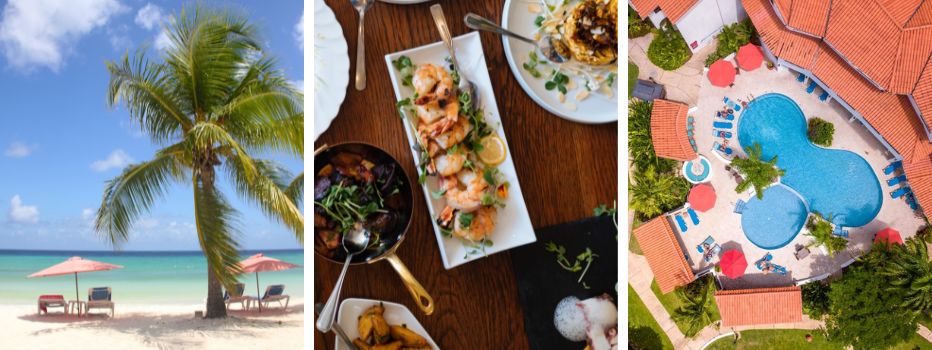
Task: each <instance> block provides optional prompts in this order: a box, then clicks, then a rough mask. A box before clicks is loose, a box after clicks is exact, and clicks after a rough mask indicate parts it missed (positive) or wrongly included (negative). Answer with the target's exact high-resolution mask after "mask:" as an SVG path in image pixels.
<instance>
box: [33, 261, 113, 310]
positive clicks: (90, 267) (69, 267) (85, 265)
mask: <svg viewBox="0 0 932 350" xmlns="http://www.w3.org/2000/svg"><path fill="white" fill-rule="evenodd" d="M122 268H123V266H120V265H113V264H108V263H103V262H100V261H94V260H87V259H82V258H81V257H80V256H73V257H70V258H68V260H65V261H63V262H61V263H58V264H56V265H53V266H51V267H49V268H47V269H45V270H42V271H39V272H36V273H34V274H31V275H29V276H28V277H27V278H34V277H49V276H62V275H70V274H74V298H75V300H81V298H80V297H79V296H78V273H81V272H95V271H108V270H115V269H122Z"/></svg>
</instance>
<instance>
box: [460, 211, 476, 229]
mask: <svg viewBox="0 0 932 350" xmlns="http://www.w3.org/2000/svg"><path fill="white" fill-rule="evenodd" d="M459 218H460V226H462V227H463V228H469V225H472V219H473V214H472V213H460V216H459Z"/></svg>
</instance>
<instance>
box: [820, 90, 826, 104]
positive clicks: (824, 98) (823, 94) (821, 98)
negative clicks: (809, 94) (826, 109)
mask: <svg viewBox="0 0 932 350" xmlns="http://www.w3.org/2000/svg"><path fill="white" fill-rule="evenodd" d="M827 99H828V91H822V94H821V95H819V101H822V102H825V100H827Z"/></svg>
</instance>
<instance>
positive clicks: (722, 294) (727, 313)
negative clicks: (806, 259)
mask: <svg viewBox="0 0 932 350" xmlns="http://www.w3.org/2000/svg"><path fill="white" fill-rule="evenodd" d="M715 303H716V304H718V312H719V313H720V314H721V315H722V324H721V326H722V327H732V326H747V325H760V324H776V323H793V322H800V321H802V319H803V298H802V290H801V289H800V288H799V287H796V286H793V287H781V288H758V289H738V290H723V291H718V292H716V293H715Z"/></svg>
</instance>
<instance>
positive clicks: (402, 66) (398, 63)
mask: <svg viewBox="0 0 932 350" xmlns="http://www.w3.org/2000/svg"><path fill="white" fill-rule="evenodd" d="M392 66H394V67H395V69H397V70H398V71H399V72H400V73H401V85H404V86H411V80H412V79H413V78H414V72H413V70H414V63H411V59H410V58H408V56H400V57H398V59H396V60H393V61H392Z"/></svg>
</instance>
